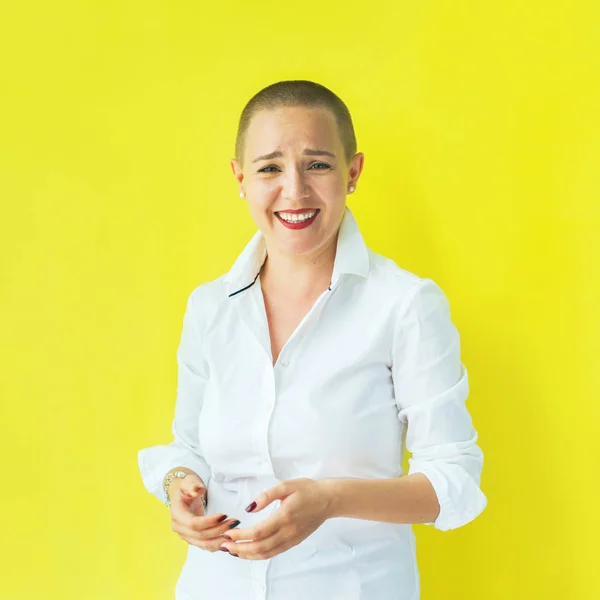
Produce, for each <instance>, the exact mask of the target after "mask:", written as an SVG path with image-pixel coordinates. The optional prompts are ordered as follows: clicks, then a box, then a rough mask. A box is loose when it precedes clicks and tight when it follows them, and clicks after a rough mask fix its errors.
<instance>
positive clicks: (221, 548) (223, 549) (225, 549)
mask: <svg viewBox="0 0 600 600" xmlns="http://www.w3.org/2000/svg"><path fill="white" fill-rule="evenodd" d="M219 550H222V551H223V552H229V549H228V548H225V546H221V547H220V548H219Z"/></svg>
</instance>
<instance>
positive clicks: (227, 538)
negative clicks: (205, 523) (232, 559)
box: [221, 533, 233, 540]
mask: <svg viewBox="0 0 600 600" xmlns="http://www.w3.org/2000/svg"><path fill="white" fill-rule="evenodd" d="M221 537H224V538H225V539H226V540H233V538H232V537H229V536H228V535H227V534H226V533H222V534H221Z"/></svg>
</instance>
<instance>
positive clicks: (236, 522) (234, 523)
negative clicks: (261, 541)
mask: <svg viewBox="0 0 600 600" xmlns="http://www.w3.org/2000/svg"><path fill="white" fill-rule="evenodd" d="M240 522H241V521H237V520H236V521H233V523H232V524H231V525H230V526H229V529H233V528H234V527H237V526H238V525H239V524H240Z"/></svg>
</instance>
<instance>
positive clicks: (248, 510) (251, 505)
mask: <svg viewBox="0 0 600 600" xmlns="http://www.w3.org/2000/svg"><path fill="white" fill-rule="evenodd" d="M255 508H256V502H252V504H248V506H246V508H245V511H246V512H252V511H253V510H254V509H255Z"/></svg>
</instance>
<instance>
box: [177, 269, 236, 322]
mask: <svg viewBox="0 0 600 600" xmlns="http://www.w3.org/2000/svg"><path fill="white" fill-rule="evenodd" d="M226 298H227V293H226V287H225V274H223V275H221V276H220V277H218V278H217V279H214V280H212V281H206V282H204V283H201V284H199V285H197V286H196V287H195V288H193V289H192V291H191V292H190V293H189V295H188V302H187V310H188V311H189V312H190V313H191V314H192V316H193V317H194V319H195V320H196V321H197V322H198V323H206V322H207V321H210V320H212V319H214V317H215V316H216V315H217V314H218V312H219V309H220V307H221V306H222V304H223V302H224V301H225V299H226Z"/></svg>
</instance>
